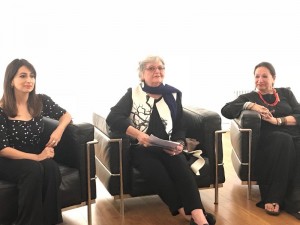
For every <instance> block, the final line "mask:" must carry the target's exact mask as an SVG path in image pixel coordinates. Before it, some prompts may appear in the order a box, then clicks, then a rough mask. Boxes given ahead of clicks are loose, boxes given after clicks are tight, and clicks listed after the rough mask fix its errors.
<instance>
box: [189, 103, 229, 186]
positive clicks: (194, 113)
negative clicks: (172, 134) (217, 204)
mask: <svg viewBox="0 0 300 225" xmlns="http://www.w3.org/2000/svg"><path fill="white" fill-rule="evenodd" d="M183 110H184V120H185V123H186V126H187V133H186V137H188V138H194V139H196V140H198V141H199V142H200V144H199V146H197V148H198V149H201V150H202V151H203V153H202V155H203V156H205V157H207V158H208V160H209V165H210V168H211V169H210V171H211V178H212V180H211V182H212V183H213V182H214V177H215V172H216V171H215V151H216V149H215V143H216V142H215V137H218V140H216V141H217V144H218V146H217V147H218V149H217V152H218V159H217V161H218V165H220V167H221V169H219V182H224V181H225V177H224V170H223V144H222V135H216V131H220V130H221V126H222V124H221V117H220V115H219V114H218V113H217V112H215V111H212V110H209V109H203V108H197V107H192V106H187V107H184V108H183Z"/></svg>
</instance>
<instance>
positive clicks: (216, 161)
mask: <svg viewBox="0 0 300 225" xmlns="http://www.w3.org/2000/svg"><path fill="white" fill-rule="evenodd" d="M226 132H227V131H226V130H216V131H215V204H218V203H219V162H218V159H219V151H218V150H219V136H220V135H221V136H222V134H223V133H226Z"/></svg>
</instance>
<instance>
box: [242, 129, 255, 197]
mask: <svg viewBox="0 0 300 225" xmlns="http://www.w3.org/2000/svg"><path fill="white" fill-rule="evenodd" d="M239 130H240V131H241V132H248V133H249V134H248V135H249V136H248V138H249V140H248V141H249V145H248V154H249V155H248V192H247V198H248V199H249V200H250V199H251V189H252V182H251V167H252V157H251V156H252V145H251V143H252V129H239Z"/></svg>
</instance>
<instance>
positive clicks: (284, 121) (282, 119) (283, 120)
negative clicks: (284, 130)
mask: <svg viewBox="0 0 300 225" xmlns="http://www.w3.org/2000/svg"><path fill="white" fill-rule="evenodd" d="M280 119H281V121H282V123H281V125H285V124H286V118H285V117H281V118H280Z"/></svg>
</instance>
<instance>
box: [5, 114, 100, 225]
mask: <svg viewBox="0 0 300 225" xmlns="http://www.w3.org/2000/svg"><path fill="white" fill-rule="evenodd" d="M44 121H45V128H44V133H43V138H42V141H41V144H43V145H44V144H45V143H46V141H47V140H48V138H49V135H50V134H51V133H52V131H53V130H54V129H55V127H56V126H57V124H58V121H56V120H52V119H49V118H44ZM94 143H95V141H94V126H93V125H92V124H89V123H81V124H70V125H68V127H67V128H66V130H65V132H64V134H63V136H62V139H61V141H60V142H59V144H58V145H57V147H56V148H55V152H56V153H55V158H54V159H55V160H56V161H57V162H58V163H59V168H60V171H61V174H62V183H61V186H60V190H61V194H62V207H63V209H62V210H63V211H64V210H67V209H71V208H75V207H79V206H84V205H87V206H88V223H89V224H91V203H92V202H94V199H96V182H95V158H94V156H95V152H94ZM17 201H18V191H17V187H16V185H15V184H13V183H10V182H6V181H4V180H0V224H2V223H7V222H11V221H13V220H14V219H15V217H16V215H17V209H18V208H17V204H18V202H17Z"/></svg>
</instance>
